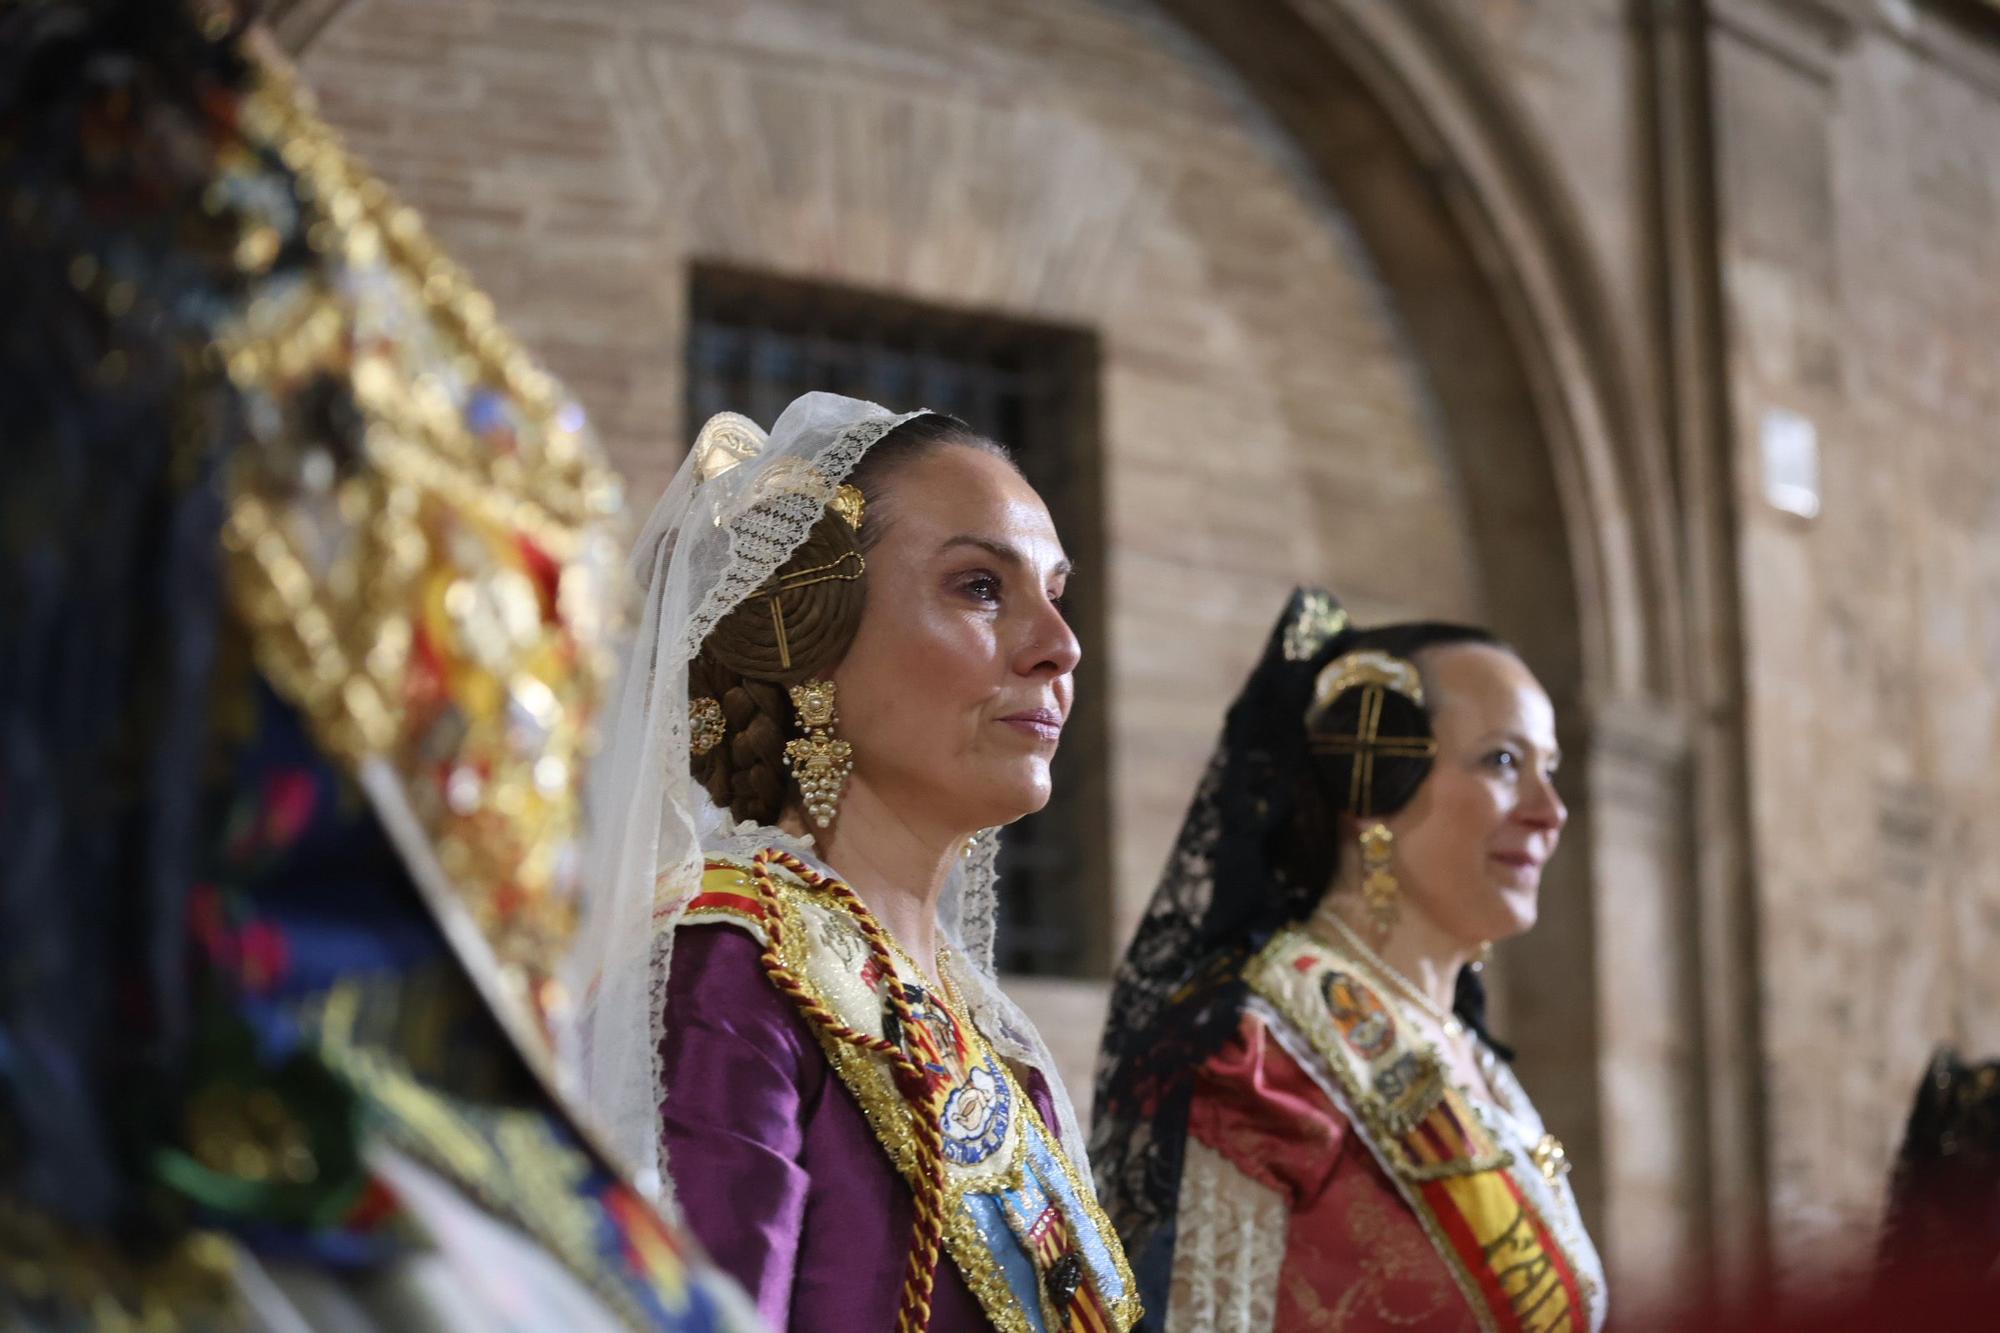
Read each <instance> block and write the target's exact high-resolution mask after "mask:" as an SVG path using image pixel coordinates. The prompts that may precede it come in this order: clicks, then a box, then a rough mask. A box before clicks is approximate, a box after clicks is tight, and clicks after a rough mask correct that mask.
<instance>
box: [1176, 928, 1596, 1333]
mask: <svg viewBox="0 0 2000 1333" xmlns="http://www.w3.org/2000/svg"><path fill="white" fill-rule="evenodd" d="M1366 975H1367V973H1366V972H1365V968H1364V965H1362V964H1361V963H1360V962H1359V961H1358V960H1355V959H1351V958H1347V957H1344V956H1343V955H1342V954H1340V953H1339V952H1337V951H1336V950H1335V949H1334V948H1332V947H1331V946H1329V945H1328V944H1327V943H1325V942H1323V941H1321V940H1320V939H1318V938H1317V937H1315V936H1313V935H1311V934H1309V933H1307V932H1306V931H1305V930H1303V929H1292V930H1286V931H1282V932H1280V933H1279V935H1278V936H1277V938H1275V939H1274V940H1273V941H1272V943H1271V945H1270V946H1269V947H1268V948H1266V949H1265V950H1264V952H1263V953H1262V954H1260V955H1259V956H1258V958H1257V959H1255V960H1254V961H1253V962H1252V963H1251V964H1250V967H1249V969H1248V970H1247V973H1246V979H1247V980H1248V981H1249V982H1250V985H1251V991H1252V999H1251V1000H1250V1002H1249V1005H1248V1006H1247V1007H1246V1009H1245V1011H1244V1013H1243V1015H1242V1017H1241V1020H1240V1022H1239V1025H1238V1027H1237V1030H1236V1032H1235V1033H1234V1034H1233V1035H1232V1036H1231V1038H1230V1039H1229V1041H1228V1042H1227V1043H1226V1044H1225V1045H1224V1046H1223V1047H1222V1049H1220V1050H1219V1051H1217V1052H1216V1053H1215V1054H1214V1055H1212V1056H1211V1057H1209V1059H1208V1060H1207V1061H1206V1062H1205V1063H1204V1064H1203V1065H1202V1066H1201V1068H1200V1070H1199V1071H1198V1073H1197V1075H1196V1082H1195V1087H1194V1092H1193V1097H1192V1100H1191V1104H1190V1111H1189V1119H1188V1138H1187V1144H1186V1152H1185V1158H1184V1164H1183V1168H1182V1175H1181V1184H1180V1206H1179V1209H1178V1213H1177V1232H1178V1235H1177V1239H1176V1243H1175V1246H1174V1254H1173V1272H1172V1286H1171V1296H1170V1299H1169V1301H1168V1309H1167V1319H1166V1325H1165V1326H1166V1327H1167V1328H1168V1329H1169V1330H1179V1329H1212V1330H1224V1329H1245V1330H1247V1329H1277V1330H1308V1329H1314V1330H1317V1329H1327V1330H1348V1331H1352V1333H1374V1331H1376V1330H1384V1331H1386V1330H1392V1329H1393V1330H1400V1331H1402V1333H1411V1331H1414V1333H1447V1331H1450V1333H1458V1331H1459V1330H1485V1329H1510V1330H1511V1329H1533V1330H1543V1329H1549V1330H1556V1329H1560V1330H1575V1333H1589V1331H1591V1330H1596V1329H1599V1328H1601V1327H1602V1324H1603V1319H1604V1283H1603V1273H1602V1270H1601V1268H1600V1266H1599V1262H1598V1259H1597V1255H1596V1253H1595V1251H1594V1249H1593V1248H1592V1247H1591V1244H1590V1238H1589V1236H1588V1234H1587V1233H1586V1232H1585V1231H1584V1228H1583V1224H1582V1221H1581V1218H1580V1217H1579V1216H1578V1214H1577V1210H1576V1200H1575V1196H1574V1195H1573V1194H1572V1193H1571V1192H1570V1190H1569V1187H1568V1184H1567V1182H1566V1181H1565V1180H1564V1179H1563V1174H1562V1173H1563V1170H1564V1169H1565V1168H1564V1163H1563V1159H1562V1157H1561V1148H1560V1145H1559V1144H1557V1143H1556V1142H1555V1140H1554V1139H1553V1138H1552V1137H1551V1136H1549V1135H1547V1133H1546V1131H1545V1130H1544V1129H1543V1127H1542V1124H1541V1120H1540V1118H1539V1117H1538V1116H1537V1115H1536V1114H1535V1112H1534V1108H1533V1105H1532V1103H1530V1102H1529V1101H1528V1098H1527V1094H1526V1093H1525V1092H1524V1091H1523V1090H1522V1089H1521V1086H1520V1084H1519V1083H1518V1082H1517V1081H1516V1080H1515V1079H1514V1078H1513V1076H1512V1074H1511V1073H1510V1072H1509V1071H1508V1070H1507V1067H1506V1065H1505V1064H1504V1063H1503V1062H1501V1061H1500V1060H1498V1059H1497V1058H1495V1057H1494V1056H1493V1055H1492V1054H1491V1052H1490V1051H1486V1050H1484V1049H1482V1050H1481V1052H1480V1058H1481V1063H1482V1066H1483V1068H1484V1071H1485V1073H1486V1075H1487V1079H1488V1081H1489V1082H1490V1083H1491V1084H1492V1086H1493V1089H1494V1092H1495V1094H1496V1097H1497V1099H1499V1100H1488V1099H1485V1098H1477V1097H1474V1096H1473V1095H1471V1094H1470V1093H1468V1092H1467V1091H1465V1090H1463V1089H1460V1088H1456V1087H1453V1086H1452V1085H1451V1084H1450V1083H1449V1082H1448V1080H1447V1078H1446V1076H1445V1071H1444V1068H1443V1066H1442V1064H1441V1062H1440V1061H1439V1059H1438V1057H1437V1055H1436V1052H1435V1050H1434V1049H1433V1048H1431V1047H1428V1046H1425V1045H1422V1044H1421V1043H1420V1042H1419V1041H1417V1040H1414V1039H1413V1035H1414V1034H1413V1033H1412V1032H1411V1031H1410V1030H1409V1025H1408V1023H1407V1021H1402V1020H1401V1015H1400V1013H1399V1012H1398V1011H1397V1010H1396V1009H1395V1008H1394V1007H1392V1005H1391V1004H1390V1003H1389V1002H1388V1001H1386V1000H1385V998H1383V997H1384V996H1386V995H1387V993H1388V991H1387V988H1386V987H1381V986H1379V985H1371V984H1369V982H1368V981H1366V980H1364V979H1363V978H1364V976H1366ZM1503 1101H1504V1103H1505V1104H1504V1105H1503V1104H1502V1102H1503Z"/></svg>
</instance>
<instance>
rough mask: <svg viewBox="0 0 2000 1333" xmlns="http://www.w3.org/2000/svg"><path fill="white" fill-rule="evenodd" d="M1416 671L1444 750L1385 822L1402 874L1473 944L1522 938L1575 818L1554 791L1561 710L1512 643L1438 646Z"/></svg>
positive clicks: (1428, 910)
mask: <svg viewBox="0 0 2000 1333" xmlns="http://www.w3.org/2000/svg"><path fill="white" fill-rule="evenodd" d="M1418 665H1419V667H1420V669H1421V670H1422V672H1423V676H1424V689H1425V694H1426V697H1427V698H1428V700H1429V702H1430V706H1431V709H1432V713H1431V728H1432V731H1433V732H1434V734H1435V735H1436V737H1437V745H1438V752H1437V760H1436V762H1435V763H1434V764H1433V765H1432V767H1431V771H1430V774H1429V776H1428V777H1426V778H1425V779H1424V782H1423V785H1422V786H1420V787H1419V788H1417V794H1416V796H1415V797H1414V798H1413V799H1412V800H1411V801H1410V803H1409V804H1408V805H1407V806H1405V807H1404V808H1403V809H1402V810H1400V811H1398V812H1397V813H1396V814H1395V815H1394V816H1392V817H1391V818H1389V819H1387V820H1385V821H1383V822H1384V823H1386V824H1387V825H1388V826H1389V828H1390V830H1391V831H1392V832H1393V833H1394V834H1395V835H1396V841H1395V853H1394V856H1395V862H1394V864H1395V873H1396V877H1397V879H1398V880H1399V881H1400V882H1401V883H1402V886H1403V892H1404V893H1405V894H1407V895H1408V896H1409V898H1410V900H1411V902H1412V903H1413V904H1414V905H1415V906H1416V907H1417V908H1418V909H1420V910H1421V911H1422V912H1423V913H1424V914H1425V915H1426V916H1428V917H1430V918H1431V919H1432V920H1433V921H1434V922H1435V923H1436V924H1437V925H1438V926H1440V927H1442V928H1443V929H1444V930H1445V931H1447V932H1448V933H1449V934H1451V935H1452V936H1454V937H1455V938H1458V939H1460V940H1463V941H1464V942H1466V943H1467V944H1477V943H1480V942H1482V941H1486V940H1497V939H1505V938H1507V937H1508V936H1512V935H1518V934H1520V933H1522V932H1523V931H1526V930H1527V929H1528V928H1529V927H1531V926H1533V925H1534V924H1535V911H1536V901H1537V897H1538V895H1539V893H1540V890H1541V883H1542V867H1543V866H1545V865H1546V864H1547V863H1548V860H1549V858H1550V857H1551V856H1553V855H1555V850H1556V844H1557V843H1558V842H1559V841H1560V840H1561V838H1562V830H1563V825H1564V823H1565V822H1566V821H1567V820H1568V818H1569V811H1568V809H1567V808H1566V807H1565V806H1564V805H1563V801H1562V797H1561V796H1559V795H1557V794H1556V789H1555V774H1556V766H1557V764H1558V763H1559V762H1560V760H1561V752H1560V750H1559V749H1558V748H1557V746H1556V714H1555V706H1554V705H1553V704H1552V703H1550V702H1549V696H1548V693H1547V691H1545V690H1543V689H1542V686H1541V683H1540V682H1539V681H1537V680H1536V679H1535V677H1534V673H1532V672H1530V671H1529V670H1528V668H1527V666H1526V664H1524V663H1523V662H1522V661H1521V659H1520V658H1518V657H1516V656H1515V655H1514V654H1512V653H1510V652H1508V651H1506V650H1505V649H1502V648H1495V647H1491V646H1489V645H1486V644H1453V645H1449V646H1446V647H1441V648H1432V649H1428V650H1426V651H1424V652H1423V653H1421V654H1420V655H1419V663H1418Z"/></svg>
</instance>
